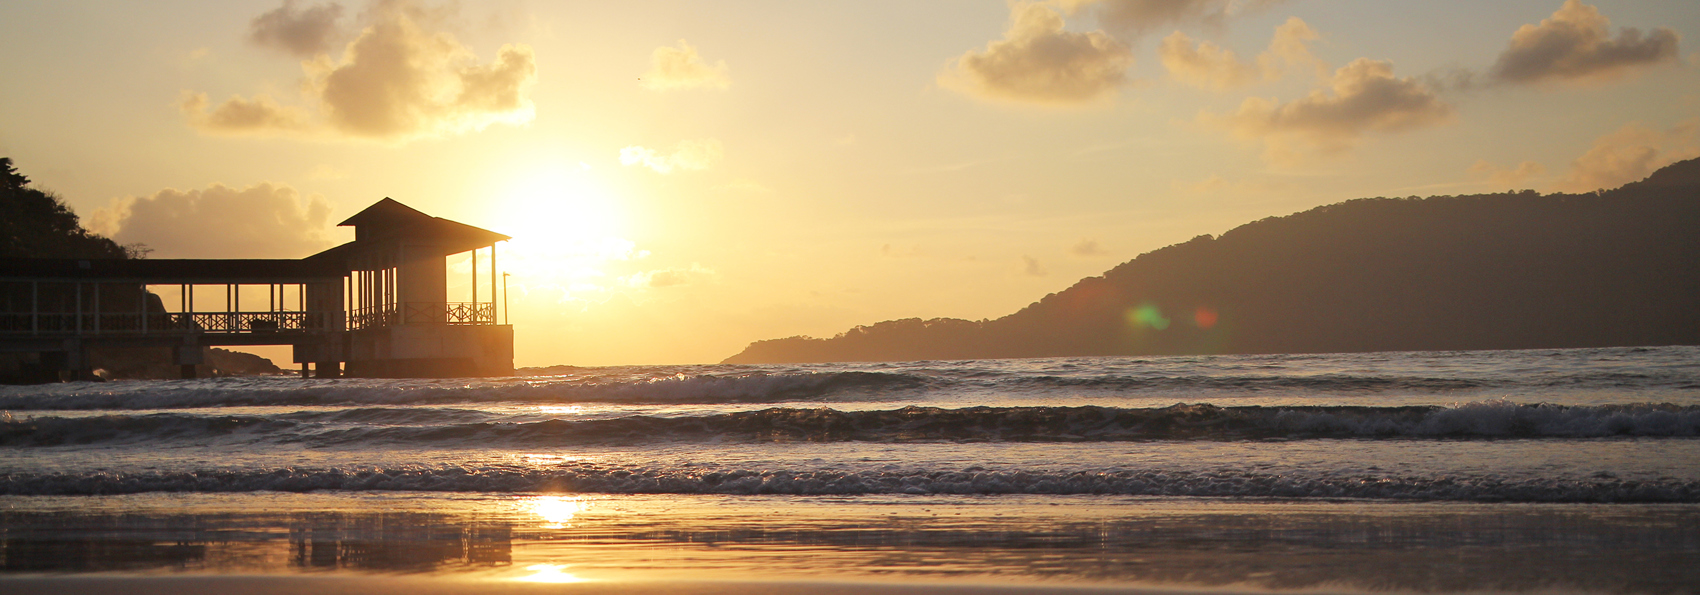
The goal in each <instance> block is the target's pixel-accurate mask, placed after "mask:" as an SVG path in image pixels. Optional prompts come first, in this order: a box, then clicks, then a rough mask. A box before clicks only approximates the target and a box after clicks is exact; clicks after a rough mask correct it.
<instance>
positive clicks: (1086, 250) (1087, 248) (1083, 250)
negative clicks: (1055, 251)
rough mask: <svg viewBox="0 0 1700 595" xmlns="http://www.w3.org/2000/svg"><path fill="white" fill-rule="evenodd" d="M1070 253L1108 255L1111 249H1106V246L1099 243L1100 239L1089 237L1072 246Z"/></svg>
mask: <svg viewBox="0 0 1700 595" xmlns="http://www.w3.org/2000/svg"><path fill="white" fill-rule="evenodd" d="M1068 253H1069V254H1073V255H1075V256H1105V255H1108V254H1109V253H1110V251H1109V250H1105V249H1104V246H1103V245H1102V244H1099V243H1098V240H1094V239H1090V238H1088V239H1084V240H1080V243H1078V244H1075V245H1073V246H1070V247H1069V248H1068Z"/></svg>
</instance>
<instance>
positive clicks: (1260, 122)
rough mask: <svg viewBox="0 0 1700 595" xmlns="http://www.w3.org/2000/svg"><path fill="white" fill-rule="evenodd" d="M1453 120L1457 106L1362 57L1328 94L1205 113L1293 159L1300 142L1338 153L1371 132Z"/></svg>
mask: <svg viewBox="0 0 1700 595" xmlns="http://www.w3.org/2000/svg"><path fill="white" fill-rule="evenodd" d="M1452 115H1453V109H1452V106H1451V105H1448V104H1447V103H1446V102H1445V101H1442V100H1441V99H1440V97H1439V96H1438V95H1436V94H1435V92H1434V90H1433V89H1430V88H1429V87H1427V86H1425V85H1424V84H1423V83H1422V82H1421V81H1419V80H1417V79H1415V78H1409V77H1407V78H1398V77H1395V76H1393V63H1391V62H1386V61H1382V60H1371V59H1368V58H1359V59H1357V60H1354V61H1353V62H1352V63H1351V64H1347V65H1346V66H1344V67H1341V68H1340V69H1339V70H1338V71H1336V72H1335V73H1334V78H1333V80H1332V81H1331V84H1330V85H1329V88H1328V89H1318V90H1316V91H1312V92H1311V94H1310V95H1308V96H1306V97H1304V98H1302V99H1299V100H1296V101H1291V102H1288V103H1286V104H1285V105H1283V104H1280V103H1278V102H1276V101H1274V100H1270V99H1263V98H1258V97H1252V98H1248V99H1246V100H1245V102H1244V103H1242V104H1241V105H1240V109H1239V110H1238V111H1237V112H1235V113H1233V114H1229V115H1226V116H1214V115H1211V114H1205V116H1204V119H1205V120H1206V121H1211V122H1214V123H1217V124H1220V125H1224V126H1226V127H1228V128H1229V129H1231V130H1233V131H1234V132H1236V133H1238V134H1240V135H1241V136H1244V137H1248V138H1259V139H1262V140H1264V142H1265V143H1267V145H1268V147H1269V149H1270V156H1271V157H1276V158H1281V157H1283V156H1291V154H1292V152H1293V151H1294V147H1293V146H1292V143H1293V141H1295V140H1296V141H1301V142H1303V143H1304V144H1308V145H1310V146H1311V147H1313V148H1317V149H1321V150H1323V151H1337V150H1340V149H1344V148H1346V147H1349V146H1351V145H1352V144H1353V143H1354V142H1356V141H1357V139H1358V138H1359V137H1361V136H1362V135H1363V134H1365V133H1367V132H1399V131H1404V130H1410V129H1415V128H1421V127H1424V126H1431V125H1435V124H1440V123H1443V122H1446V121H1449V120H1451V118H1452Z"/></svg>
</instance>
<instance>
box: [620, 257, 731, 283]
mask: <svg viewBox="0 0 1700 595" xmlns="http://www.w3.org/2000/svg"><path fill="white" fill-rule="evenodd" d="M715 274H716V273H715V272H714V269H710V268H706V267H704V266H702V265H699V264H696V263H691V266H690V268H683V269H656V270H653V271H640V272H636V273H632V274H631V275H628V276H625V277H620V283H622V284H624V285H625V286H627V287H637V288H650V289H654V288H661V287H678V286H681V285H691V284H694V283H700V282H702V281H704V280H707V279H710V278H712V277H714V275H715Z"/></svg>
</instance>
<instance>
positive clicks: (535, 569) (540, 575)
mask: <svg viewBox="0 0 1700 595" xmlns="http://www.w3.org/2000/svg"><path fill="white" fill-rule="evenodd" d="M566 568H567V565H565V564H532V565H530V566H527V567H525V569H526V570H529V571H531V574H528V575H525V576H522V577H519V578H516V579H514V580H516V581H520V582H526V583H582V582H584V581H585V579H582V578H579V577H576V576H573V575H572V574H571V573H568V572H566Z"/></svg>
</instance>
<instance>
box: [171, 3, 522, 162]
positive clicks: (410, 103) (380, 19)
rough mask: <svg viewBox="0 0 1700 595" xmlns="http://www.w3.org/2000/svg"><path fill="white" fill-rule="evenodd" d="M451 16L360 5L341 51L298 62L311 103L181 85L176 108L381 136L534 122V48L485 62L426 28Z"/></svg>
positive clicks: (312, 130) (274, 131)
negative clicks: (219, 96)
mask: <svg viewBox="0 0 1700 595" xmlns="http://www.w3.org/2000/svg"><path fill="white" fill-rule="evenodd" d="M288 8H290V5H287V4H286V5H285V9H288ZM280 10H283V9H280ZM268 14H269V13H268ZM263 16H264V15H262V17H263ZM449 16H452V14H451V13H448V12H445V11H435V12H433V11H430V10H426V9H424V8H421V7H419V6H417V5H415V4H414V3H412V2H409V1H406V0H398V1H394V2H380V3H377V4H375V5H373V7H372V8H371V9H370V10H369V11H367V12H366V13H365V19H366V20H367V21H368V24H367V25H366V26H365V27H364V28H363V29H362V30H361V32H360V34H359V36H358V37H356V38H355V39H354V41H352V42H349V44H348V46H347V48H346V49H345V50H344V51H343V55H342V57H341V58H340V59H334V60H333V59H332V58H331V57H330V56H327V55H324V54H319V55H318V56H317V57H316V58H314V59H312V60H307V61H304V62H302V69H303V70H304V71H305V73H306V81H305V83H304V85H303V86H304V89H305V95H306V97H305V99H306V101H307V102H308V103H309V104H310V106H309V108H307V109H303V108H295V107H287V106H283V105H281V104H279V103H278V102H277V101H276V100H274V99H272V98H271V97H268V96H265V95H256V96H254V97H252V98H248V99H244V98H242V97H240V96H236V97H232V98H231V99H229V100H227V101H225V102H224V103H222V104H219V105H217V106H211V107H210V108H209V104H208V102H207V100H206V98H205V96H204V94H198V93H187V94H185V97H186V98H185V99H184V100H183V101H181V102H180V103H179V105H178V107H179V109H180V111H182V113H183V114H184V116H185V118H186V119H187V120H188V122H189V123H190V124H191V125H193V126H195V127H196V128H197V129H200V130H202V131H204V132H209V133H215V134H240V135H256V136H264V135H292V136H314V137H327V138H341V139H365V140H378V141H385V142H404V141H408V140H412V139H416V138H421V137H434V136H442V135H447V134H460V133H465V132H469V131H474V130H482V129H484V128H485V127H488V126H489V125H491V124H496V123H507V124H523V123H526V122H530V121H531V119H532V117H533V112H534V107H533V105H532V102H531V100H530V98H529V97H528V91H529V88H530V87H531V85H532V83H534V82H535V81H536V79H537V67H536V59H535V57H534V56H533V54H532V51H531V48H530V47H529V46H526V45H516V44H510V45H504V46H502V47H501V49H500V50H498V51H497V53H496V59H495V60H494V61H493V62H490V63H488V64H481V63H479V62H478V61H477V59H476V57H475V56H474V55H473V53H472V51H471V50H470V49H468V48H467V47H466V46H463V45H461V44H460V42H458V41H456V40H455V38H454V37H453V36H452V35H450V34H448V33H446V32H443V31H441V30H434V29H433V28H431V27H427V25H440V24H441V23H442V21H443V20H444V19H446V18H448V17H449ZM436 29H440V27H437V28H436ZM309 110H311V111H313V112H316V113H317V114H318V116H319V117H318V118H312V117H310V116H309Z"/></svg>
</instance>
